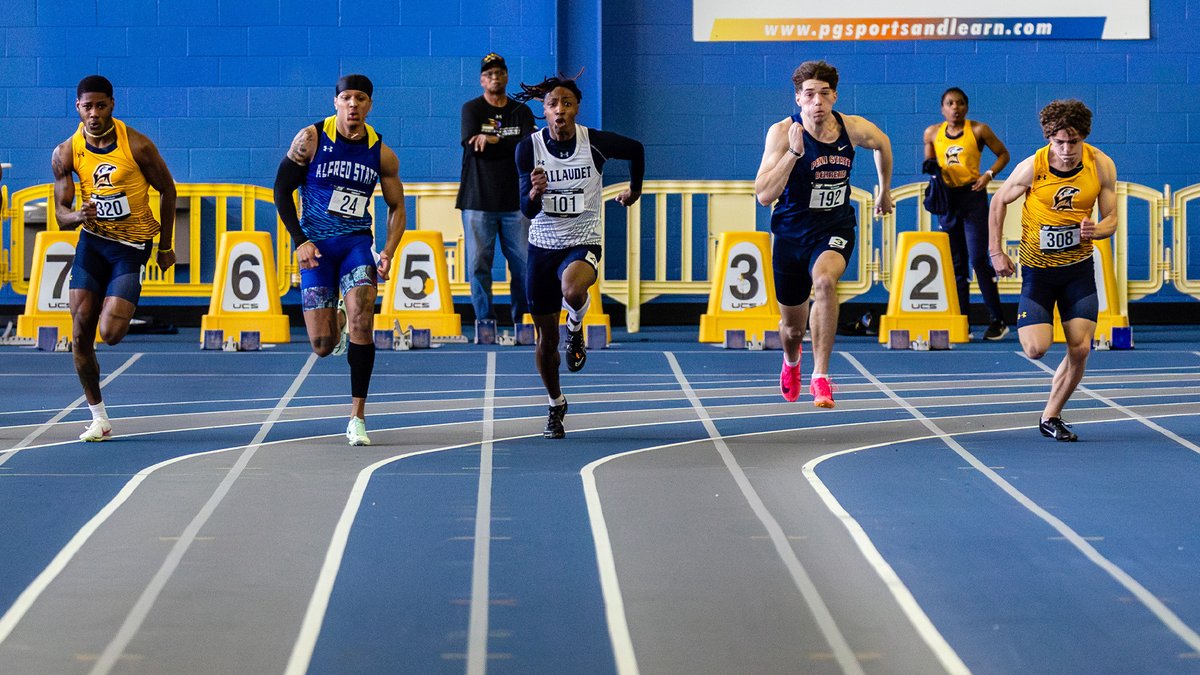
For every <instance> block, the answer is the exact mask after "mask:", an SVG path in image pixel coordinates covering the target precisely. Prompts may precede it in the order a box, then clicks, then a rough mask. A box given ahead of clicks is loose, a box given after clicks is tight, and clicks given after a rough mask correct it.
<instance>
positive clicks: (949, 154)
mask: <svg viewBox="0 0 1200 675" xmlns="http://www.w3.org/2000/svg"><path fill="white" fill-rule="evenodd" d="M962 151H963V147H962V146H961V145H952V146H950V147H948V148H946V164H948V165H949V164H962V160H960V159H959V158H958V156H959V155H961V154H962Z"/></svg>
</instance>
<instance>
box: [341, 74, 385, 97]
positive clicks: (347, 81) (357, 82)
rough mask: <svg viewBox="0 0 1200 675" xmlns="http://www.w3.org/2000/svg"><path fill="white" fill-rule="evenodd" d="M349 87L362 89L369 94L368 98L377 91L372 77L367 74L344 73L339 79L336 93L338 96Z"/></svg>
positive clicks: (356, 89)
mask: <svg viewBox="0 0 1200 675" xmlns="http://www.w3.org/2000/svg"><path fill="white" fill-rule="evenodd" d="M347 89H353V90H355V91H361V92H362V93H364V94H366V95H367V98H370V97H371V95H372V94H373V93H374V91H375V87H374V85H372V84H371V80H370V78H368V77H367V76H366V75H343V76H342V78H341V79H340V80H338V81H337V87H336V90H335V91H334V95H335V96H336V95H337V94H340V93H342V92H343V91H346V90H347Z"/></svg>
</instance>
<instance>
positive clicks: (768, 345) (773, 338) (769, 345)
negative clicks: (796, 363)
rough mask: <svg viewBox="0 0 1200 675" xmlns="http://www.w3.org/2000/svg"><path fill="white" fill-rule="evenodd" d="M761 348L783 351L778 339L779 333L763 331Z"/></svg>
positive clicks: (781, 343) (780, 341)
mask: <svg viewBox="0 0 1200 675" xmlns="http://www.w3.org/2000/svg"><path fill="white" fill-rule="evenodd" d="M762 346H763V349H783V341H782V340H780V339H779V331H777V330H768V331H764V332H763V339H762Z"/></svg>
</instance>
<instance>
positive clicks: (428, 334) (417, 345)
mask: <svg viewBox="0 0 1200 675" xmlns="http://www.w3.org/2000/svg"><path fill="white" fill-rule="evenodd" d="M409 330H410V331H412V343H411V345H410V346H411V347H412V348H413V349H429V348H430V346H431V345H432V343H433V330H432V329H429V328H411V327H410V328H409ZM493 337H495V336H494V335H493Z"/></svg>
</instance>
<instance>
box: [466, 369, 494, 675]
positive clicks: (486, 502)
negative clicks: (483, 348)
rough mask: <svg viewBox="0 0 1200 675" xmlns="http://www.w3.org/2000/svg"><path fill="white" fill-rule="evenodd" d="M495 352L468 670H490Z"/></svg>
mask: <svg viewBox="0 0 1200 675" xmlns="http://www.w3.org/2000/svg"><path fill="white" fill-rule="evenodd" d="M495 404H496V352H488V355H487V381H486V384H485V385H484V393H483V442H482V443H480V445H479V493H478V496H477V497H476V506H475V556H474V560H473V561H472V564H471V612H470V618H469V620H468V621H467V626H468V629H467V674H468V675H483V673H486V672H487V649H488V605H489V604H490V603H489V599H490V596H489V579H488V570H489V568H490V566H491V556H492V439H493V436H494V435H495Z"/></svg>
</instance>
